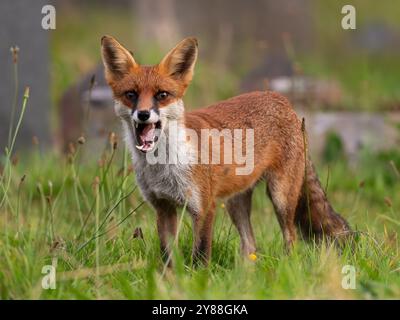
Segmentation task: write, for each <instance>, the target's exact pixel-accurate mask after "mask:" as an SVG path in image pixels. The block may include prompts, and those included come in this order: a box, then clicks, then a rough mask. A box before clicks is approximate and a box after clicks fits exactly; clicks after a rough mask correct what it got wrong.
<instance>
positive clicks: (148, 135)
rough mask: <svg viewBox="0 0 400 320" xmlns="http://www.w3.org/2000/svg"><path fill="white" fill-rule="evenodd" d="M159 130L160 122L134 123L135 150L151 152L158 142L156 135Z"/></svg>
mask: <svg viewBox="0 0 400 320" xmlns="http://www.w3.org/2000/svg"><path fill="white" fill-rule="evenodd" d="M157 129H158V130H157ZM159 129H161V121H157V122H154V123H138V122H135V133H136V142H137V145H136V148H137V149H139V150H140V151H142V152H149V151H152V150H153V149H154V146H155V144H156V142H157V141H158V135H157V133H158V132H159V131H160V130H159Z"/></svg>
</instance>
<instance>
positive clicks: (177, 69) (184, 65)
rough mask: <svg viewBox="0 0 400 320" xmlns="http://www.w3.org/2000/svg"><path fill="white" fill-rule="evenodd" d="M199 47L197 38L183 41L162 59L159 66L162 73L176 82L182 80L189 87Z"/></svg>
mask: <svg viewBox="0 0 400 320" xmlns="http://www.w3.org/2000/svg"><path fill="white" fill-rule="evenodd" d="M197 47H198V45H197V39H196V38H186V39H184V40H182V41H181V42H179V43H178V45H177V46H176V47H175V48H173V49H172V50H171V51H170V52H168V53H167V55H166V56H165V57H164V59H162V61H161V62H160V64H159V67H160V69H161V71H162V72H164V73H165V74H167V75H168V76H170V77H173V78H174V79H176V80H182V81H183V82H184V83H185V84H186V85H188V84H189V82H190V81H191V80H192V77H193V69H194V65H195V63H196V59H197V51H198V50H197Z"/></svg>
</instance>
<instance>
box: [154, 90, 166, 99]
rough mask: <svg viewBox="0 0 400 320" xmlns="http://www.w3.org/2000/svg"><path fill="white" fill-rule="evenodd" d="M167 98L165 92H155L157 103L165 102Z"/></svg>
mask: <svg viewBox="0 0 400 320" xmlns="http://www.w3.org/2000/svg"><path fill="white" fill-rule="evenodd" d="M168 96H169V93H168V92H167V91H159V92H157V94H156V96H155V98H156V99H157V100H158V101H162V100H165V99H166V98H167V97H168Z"/></svg>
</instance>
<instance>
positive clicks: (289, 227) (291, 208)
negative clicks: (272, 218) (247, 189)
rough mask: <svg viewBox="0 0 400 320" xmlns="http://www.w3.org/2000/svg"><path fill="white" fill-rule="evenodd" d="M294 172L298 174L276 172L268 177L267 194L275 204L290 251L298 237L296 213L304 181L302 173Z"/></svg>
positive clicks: (287, 247)
mask: <svg viewBox="0 0 400 320" xmlns="http://www.w3.org/2000/svg"><path fill="white" fill-rule="evenodd" d="M293 169H294V168H293ZM293 171H297V172H288V171H285V172H282V173H277V172H274V173H269V174H268V175H267V194H268V196H269V197H270V199H271V201H272V203H273V206H274V209H275V214H276V216H277V218H278V222H279V225H280V227H281V230H282V233H283V238H284V240H285V245H286V249H287V250H288V251H290V249H291V248H292V246H293V243H294V242H295V241H296V237H297V235H296V226H295V213H296V207H297V202H298V199H299V195H300V192H301V186H302V181H303V176H302V175H301V172H299V170H296V169H294V170H293ZM295 173H296V174H295Z"/></svg>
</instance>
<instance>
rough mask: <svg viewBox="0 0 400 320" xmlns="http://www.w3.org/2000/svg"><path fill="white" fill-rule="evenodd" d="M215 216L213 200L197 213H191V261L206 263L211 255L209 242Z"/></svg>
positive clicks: (196, 263) (210, 242) (210, 241)
mask: <svg viewBox="0 0 400 320" xmlns="http://www.w3.org/2000/svg"><path fill="white" fill-rule="evenodd" d="M214 218H215V202H212V203H211V204H210V205H209V206H208V207H207V208H205V209H204V210H203V211H202V212H200V213H199V214H194V215H193V234H194V236H193V263H194V265H198V264H200V263H203V264H204V265H207V264H208V262H209V260H210V257H211V244H212V234H213V225H214Z"/></svg>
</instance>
